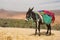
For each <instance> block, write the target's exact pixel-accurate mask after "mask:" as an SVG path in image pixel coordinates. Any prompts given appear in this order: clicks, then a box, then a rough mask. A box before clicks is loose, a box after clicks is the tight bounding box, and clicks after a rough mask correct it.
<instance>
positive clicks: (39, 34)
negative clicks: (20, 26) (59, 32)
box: [38, 22, 40, 36]
mask: <svg viewBox="0 0 60 40" xmlns="http://www.w3.org/2000/svg"><path fill="white" fill-rule="evenodd" d="M38 31H39V33H38V35H39V36H40V22H39V24H38Z"/></svg>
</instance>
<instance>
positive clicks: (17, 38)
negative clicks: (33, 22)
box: [0, 27, 60, 40]
mask: <svg viewBox="0 0 60 40" xmlns="http://www.w3.org/2000/svg"><path fill="white" fill-rule="evenodd" d="M34 32H35V30H34V29H30V28H2V27H0V40H60V31H55V30H52V35H51V36H46V35H45V32H46V30H43V29H41V36H38V35H36V36H35V35H34Z"/></svg>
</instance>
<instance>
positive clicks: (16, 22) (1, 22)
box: [0, 19, 60, 30]
mask: <svg viewBox="0 0 60 40" xmlns="http://www.w3.org/2000/svg"><path fill="white" fill-rule="evenodd" d="M0 26H1V27H19V28H20V27H21V28H35V23H34V22H33V21H32V20H30V21H29V22H26V21H25V20H21V19H0ZM41 26H42V27H41V28H42V29H46V26H45V25H41ZM52 29H56V30H60V25H59V24H55V25H54V26H53V27H52Z"/></svg>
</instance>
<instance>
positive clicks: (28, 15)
mask: <svg viewBox="0 0 60 40" xmlns="http://www.w3.org/2000/svg"><path fill="white" fill-rule="evenodd" d="M33 9H34V7H33V8H32V9H30V8H29V9H28V11H27V13H26V19H27V21H28V20H29V19H31V15H32V11H33Z"/></svg>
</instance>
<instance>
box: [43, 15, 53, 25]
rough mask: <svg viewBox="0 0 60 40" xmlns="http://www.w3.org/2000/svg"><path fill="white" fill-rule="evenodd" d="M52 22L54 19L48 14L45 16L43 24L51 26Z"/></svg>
mask: <svg viewBox="0 0 60 40" xmlns="http://www.w3.org/2000/svg"><path fill="white" fill-rule="evenodd" d="M51 21H52V18H51V17H50V16H48V15H47V14H45V15H43V22H44V23H45V24H50V23H51Z"/></svg>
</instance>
